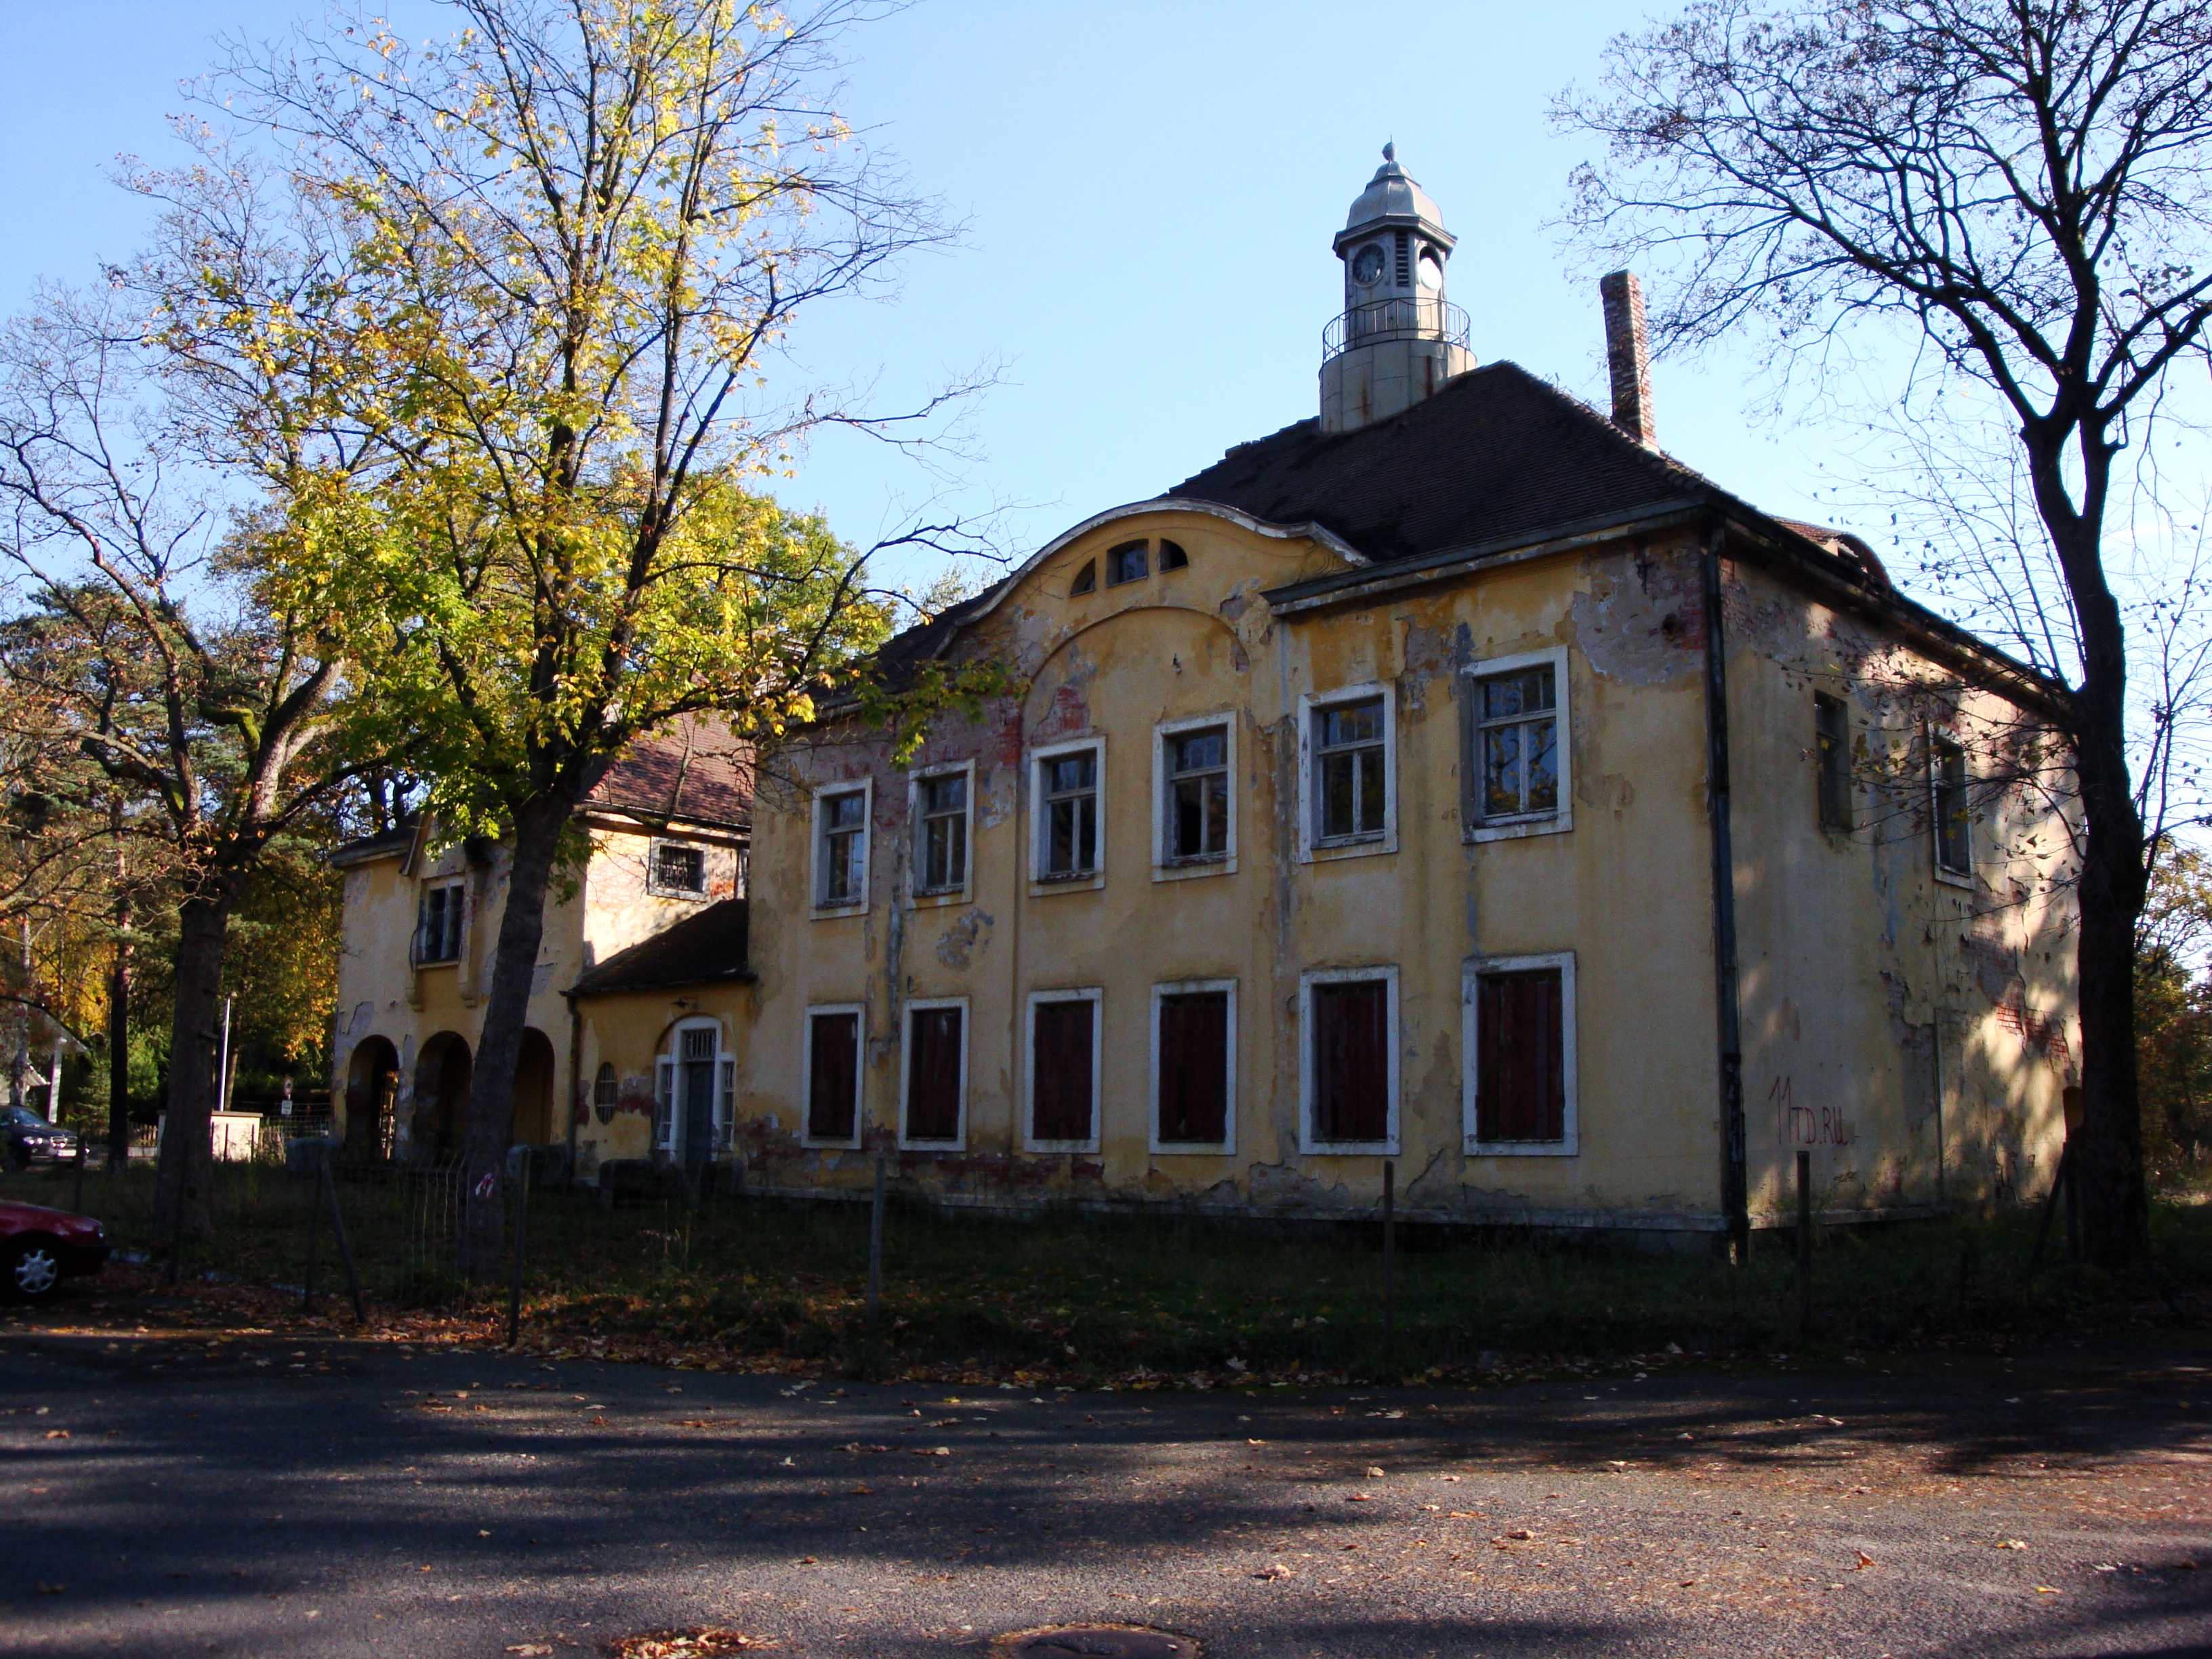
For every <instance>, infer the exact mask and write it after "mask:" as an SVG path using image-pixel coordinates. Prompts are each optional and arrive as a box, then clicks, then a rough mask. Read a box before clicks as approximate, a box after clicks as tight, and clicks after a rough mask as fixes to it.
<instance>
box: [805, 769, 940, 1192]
mask: <svg viewBox="0 0 2212 1659" xmlns="http://www.w3.org/2000/svg"><path fill="white" fill-rule="evenodd" d="M974 799H975V797H974V795H973V794H972V793H971V794H970V795H969V802H970V804H971V805H972V804H973V802H974ZM934 1008H957V1009H958V1010H959V1011H960V1127H959V1131H958V1133H956V1134H955V1135H954V1136H953V1137H952V1139H950V1140H914V1139H908V1135H907V1132H906V1108H907V1085H908V1082H909V1081H910V1080H911V1077H912V1074H913V1071H914V1017H915V1015H916V1014H920V1013H927V1012H929V1011H930V1010H932V1009H934ZM899 1020H900V1029H899V1080H898V1144H899V1150H900V1151H901V1152H908V1151H912V1152H966V1151H967V1150H968V1045H969V1040H970V1038H971V1037H972V1036H974V1034H975V1016H974V1015H973V1014H971V1013H970V1012H969V1008H968V999H967V998H966V997H914V998H910V999H909V1000H908V1001H907V1003H906V1005H905V1006H903V1007H902V1008H901V1009H900V1011H899ZM810 1097H811V1096H810Z"/></svg>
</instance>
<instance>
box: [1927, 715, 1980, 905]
mask: <svg viewBox="0 0 2212 1659" xmlns="http://www.w3.org/2000/svg"><path fill="white" fill-rule="evenodd" d="M1929 783H1930V786H1931V787H1930V790H1929V793H1930V797H1931V799H1930V806H1931V809H1932V813H1933V817H1934V818H1935V828H1936V868H1937V869H1939V870H1942V871H1946V872H1948V873H1950V874H1952V875H1954V876H1964V875H1968V874H1971V873H1972V871H1973V867H1974V860H1973V852H1972V847H1971V845H1970V844H1969V842H1968V838H1967V834H1966V831H1967V829H1968V825H1969V818H1968V816H1967V814H1968V811H1969V809H1968V805H1967V801H1966V750H1964V749H1962V748H1960V746H1959V745H1958V744H1956V743H1954V742H1952V741H1951V740H1950V739H1948V738H1937V739H1936V741H1934V742H1933V743H1931V744H1929Z"/></svg>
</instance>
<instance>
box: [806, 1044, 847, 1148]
mask: <svg viewBox="0 0 2212 1659" xmlns="http://www.w3.org/2000/svg"><path fill="white" fill-rule="evenodd" d="M806 1044H807V1074H806V1075H807V1082H806V1133H807V1134H808V1135H809V1136H810V1137H811V1138H812V1139H816V1140H850V1139H852V1138H853V1127H854V1113H855V1111H856V1109H857V1108H858V1104H859V1098H860V1015H858V1014H854V1013H841V1014H809V1015H808V1016H807V1019H806Z"/></svg>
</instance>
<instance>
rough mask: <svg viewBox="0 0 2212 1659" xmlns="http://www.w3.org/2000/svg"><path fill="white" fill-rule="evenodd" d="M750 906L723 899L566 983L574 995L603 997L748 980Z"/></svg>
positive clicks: (749, 975) (749, 971) (741, 902)
mask: <svg viewBox="0 0 2212 1659" xmlns="http://www.w3.org/2000/svg"><path fill="white" fill-rule="evenodd" d="M747 915H748V906H747V903H746V901H745V900H744V899H724V900H722V901H721V902H720V903H717V904H710V905H708V907H707V908H705V909H703V910H702V911H701V912H699V914H698V915H696V916H690V917H687V918H686V919H685V920H684V921H679V922H678V923H677V924H676V926H674V927H670V928H667V929H665V930H664V931H662V932H660V933H655V934H654V935H653V937H652V938H651V939H645V940H642V941H641V942H640V943H638V944H636V945H631V946H630V947H629V950H627V951H617V952H616V953H615V954H614V955H613V956H611V957H608V958H607V959H606V960H605V962H603V963H599V966H598V967H596V968H592V969H587V970H586V972H585V973H584V975H583V976H582V977H581V978H580V979H578V980H577V981H576V982H575V983H574V985H572V986H570V987H568V994H570V995H572V996H580V997H589V996H606V995H609V994H612V993H614V992H617V991H657V990H660V989H663V988H673V987H677V986H680V985H708V984H713V983H714V982H716V981H722V980H736V979H748V978H750V977H751V974H752V969H751V968H750V965H749V963H748V962H747V960H746V935H747V932H748V923H747Z"/></svg>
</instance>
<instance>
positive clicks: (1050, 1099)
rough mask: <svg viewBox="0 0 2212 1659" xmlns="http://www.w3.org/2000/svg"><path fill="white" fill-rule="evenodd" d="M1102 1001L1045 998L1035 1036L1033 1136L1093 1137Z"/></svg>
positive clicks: (1036, 1019) (1038, 1011)
mask: <svg viewBox="0 0 2212 1659" xmlns="http://www.w3.org/2000/svg"><path fill="white" fill-rule="evenodd" d="M1096 1012H1097V1004H1096V1003H1094V1002H1092V1001H1091V1000H1089V999H1087V998H1085V999H1084V1000H1080V1001H1066V1002H1040V1003H1038V1004H1036V1012H1035V1013H1034V1015H1033V1017H1032V1018H1033V1019H1034V1022H1035V1027H1034V1030H1032V1032H1031V1034H1030V1042H1031V1043H1032V1045H1033V1047H1032V1049H1031V1064H1032V1066H1034V1067H1035V1070H1034V1072H1033V1073H1032V1085H1031V1094H1030V1139H1032V1140H1089V1139H1091V1111H1092V1108H1093V1106H1094V1104H1095V1103H1094V1102H1093V1101H1092V1100H1091V1045H1092V1043H1093V1041H1094V1040H1095V1034H1094V1032H1093V1029H1092V1027H1093V1024H1094V1016H1095V1014H1096Z"/></svg>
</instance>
